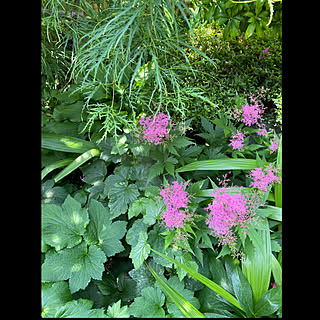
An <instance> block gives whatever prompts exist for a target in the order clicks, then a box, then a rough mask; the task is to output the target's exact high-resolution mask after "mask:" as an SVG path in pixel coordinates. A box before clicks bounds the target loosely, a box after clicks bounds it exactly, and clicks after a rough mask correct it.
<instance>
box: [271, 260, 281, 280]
mask: <svg viewBox="0 0 320 320" xmlns="http://www.w3.org/2000/svg"><path fill="white" fill-rule="evenodd" d="M271 272H272V274H273V278H274V280H275V282H276V285H277V286H281V285H282V267H281V265H280V263H279V261H278V260H277V258H276V257H275V256H274V255H273V254H272V256H271Z"/></svg>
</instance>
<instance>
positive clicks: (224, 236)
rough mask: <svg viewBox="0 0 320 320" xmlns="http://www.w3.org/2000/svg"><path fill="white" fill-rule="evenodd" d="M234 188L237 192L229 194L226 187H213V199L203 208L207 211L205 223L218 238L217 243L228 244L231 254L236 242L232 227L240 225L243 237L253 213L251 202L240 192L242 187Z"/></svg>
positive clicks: (234, 249) (234, 250)
mask: <svg viewBox="0 0 320 320" xmlns="http://www.w3.org/2000/svg"><path fill="white" fill-rule="evenodd" d="M234 188H236V190H237V191H238V193H233V194H231V193H230V191H228V188H226V187H222V188H216V189H214V191H213V194H212V196H214V199H213V200H212V203H211V204H209V205H208V207H207V208H205V210H207V211H209V213H208V216H207V220H206V224H207V225H208V227H209V228H210V229H212V233H213V232H214V234H215V236H216V237H217V238H218V240H219V245H229V247H230V249H231V251H232V253H233V255H235V252H236V248H235V246H236V243H237V236H236V235H235V233H234V230H233V227H236V226H240V230H241V231H242V233H243V235H244V237H245V236H246V234H247V232H246V231H247V230H248V229H249V228H250V224H251V225H252V224H253V221H254V215H255V210H252V206H251V202H250V203H248V198H247V197H246V196H245V195H243V194H241V190H242V188H241V187H240V188H237V187H234ZM250 206H251V207H250Z"/></svg>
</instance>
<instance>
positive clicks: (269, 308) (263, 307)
mask: <svg viewBox="0 0 320 320" xmlns="http://www.w3.org/2000/svg"><path fill="white" fill-rule="evenodd" d="M281 305H282V287H281V286H279V287H275V288H272V289H270V290H269V291H267V292H265V293H264V294H263V295H262V297H261V298H260V300H259V301H258V302H257V304H256V305H255V316H256V317H265V316H270V315H271V314H272V313H274V312H276V311H277V310H278V309H279V308H280V307H281Z"/></svg>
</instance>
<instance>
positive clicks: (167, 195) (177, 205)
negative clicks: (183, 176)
mask: <svg viewBox="0 0 320 320" xmlns="http://www.w3.org/2000/svg"><path fill="white" fill-rule="evenodd" d="M186 186H187V183H186V182H185V183H183V182H181V183H180V184H179V182H178V181H173V182H172V184H171V185H168V186H166V187H165V188H163V189H161V191H160V195H161V197H162V199H163V201H164V203H165V205H166V210H165V211H162V220H163V222H164V223H165V226H166V228H167V229H169V228H183V225H184V222H185V221H187V220H188V219H189V218H190V217H191V214H188V213H187V211H186V210H182V209H187V207H188V203H189V202H190V199H189V198H190V195H189V194H188V192H187V191H186V190H185V188H186Z"/></svg>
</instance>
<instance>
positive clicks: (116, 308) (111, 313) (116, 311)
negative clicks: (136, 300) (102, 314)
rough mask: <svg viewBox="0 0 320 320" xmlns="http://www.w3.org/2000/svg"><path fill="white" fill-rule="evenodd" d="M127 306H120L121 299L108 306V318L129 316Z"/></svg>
mask: <svg viewBox="0 0 320 320" xmlns="http://www.w3.org/2000/svg"><path fill="white" fill-rule="evenodd" d="M129 316H130V314H129V312H128V306H123V307H121V300H119V301H118V302H116V303H114V304H113V305H112V306H109V307H108V310H107V317H108V318H129Z"/></svg>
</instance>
